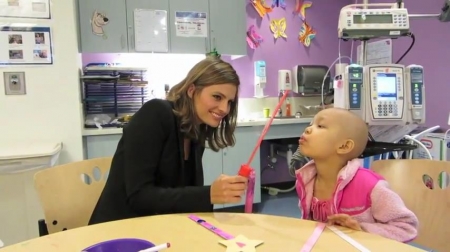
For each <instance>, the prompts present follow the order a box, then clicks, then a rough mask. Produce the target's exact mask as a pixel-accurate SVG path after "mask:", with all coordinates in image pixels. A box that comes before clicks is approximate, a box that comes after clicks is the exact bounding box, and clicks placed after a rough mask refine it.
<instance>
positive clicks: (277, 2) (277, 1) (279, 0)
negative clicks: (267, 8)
mask: <svg viewBox="0 0 450 252" xmlns="http://www.w3.org/2000/svg"><path fill="white" fill-rule="evenodd" d="M275 7H281V8H283V9H286V3H285V2H284V0H273V1H272V9H273V8H275Z"/></svg>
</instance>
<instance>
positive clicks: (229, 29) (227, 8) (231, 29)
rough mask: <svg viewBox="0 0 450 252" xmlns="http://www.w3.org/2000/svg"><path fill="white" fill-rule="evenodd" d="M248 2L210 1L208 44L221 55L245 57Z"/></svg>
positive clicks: (240, 0)
mask: <svg viewBox="0 0 450 252" xmlns="http://www.w3.org/2000/svg"><path fill="white" fill-rule="evenodd" d="M247 3H248V1H243V0H226V1H224V0H210V1H209V15H210V17H211V18H210V21H209V24H210V27H211V28H210V34H211V35H210V44H211V48H212V49H214V47H215V48H216V49H217V51H218V52H219V53H221V54H226V55H247V40H246V39H247V13H246V5H247Z"/></svg>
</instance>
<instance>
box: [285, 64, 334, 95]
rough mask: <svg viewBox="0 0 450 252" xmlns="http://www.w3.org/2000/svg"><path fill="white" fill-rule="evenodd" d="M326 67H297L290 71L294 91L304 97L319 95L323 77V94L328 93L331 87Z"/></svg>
mask: <svg viewBox="0 0 450 252" xmlns="http://www.w3.org/2000/svg"><path fill="white" fill-rule="evenodd" d="M327 72H328V67H327V66H321V65H297V66H295V67H294V69H293V71H292V73H293V74H292V75H293V77H294V78H293V79H294V85H296V86H297V87H296V91H297V92H298V93H301V94H306V95H320V94H321V93H322V82H323V79H324V77H325V76H326V78H325V83H324V94H326V93H328V92H329V90H330V86H331V78H330V73H329V72H328V73H327Z"/></svg>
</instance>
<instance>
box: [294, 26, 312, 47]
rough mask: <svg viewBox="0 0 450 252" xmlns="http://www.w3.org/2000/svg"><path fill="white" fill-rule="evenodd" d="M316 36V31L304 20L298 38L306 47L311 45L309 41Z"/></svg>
mask: <svg viewBox="0 0 450 252" xmlns="http://www.w3.org/2000/svg"><path fill="white" fill-rule="evenodd" d="M315 37H316V31H315V30H314V29H313V28H312V27H311V26H310V25H309V24H308V23H306V22H303V25H302V28H301V29H300V33H299V35H298V40H299V41H300V42H301V43H302V44H303V45H304V46H306V47H309V46H310V45H311V41H312V40H313V39H314V38H315Z"/></svg>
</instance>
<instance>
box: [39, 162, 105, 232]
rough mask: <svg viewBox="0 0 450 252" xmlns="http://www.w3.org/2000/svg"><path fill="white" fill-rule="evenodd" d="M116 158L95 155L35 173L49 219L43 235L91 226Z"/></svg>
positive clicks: (42, 223) (41, 226)
mask: <svg viewBox="0 0 450 252" xmlns="http://www.w3.org/2000/svg"><path fill="white" fill-rule="evenodd" d="M111 162H112V158H110V157H106V158H95V159H89V160H83V161H80V162H74V163H69V164H64V165H59V166H55V167H52V168H48V169H44V170H42V171H39V172H37V173H36V174H35V176H34V186H35V188H36V190H37V194H38V197H39V199H40V202H41V205H42V208H43V210H44V215H45V221H44V220H39V221H38V227H39V235H40V236H43V235H47V234H49V233H50V234H52V233H55V232H59V231H64V230H67V229H71V228H77V227H82V226H87V224H88V222H89V218H90V217H91V214H92V212H93V210H94V207H95V205H96V204H97V201H98V199H99V197H100V194H101V192H102V190H103V188H104V186H105V183H106V179H107V177H108V174H109V169H110V167H111Z"/></svg>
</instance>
